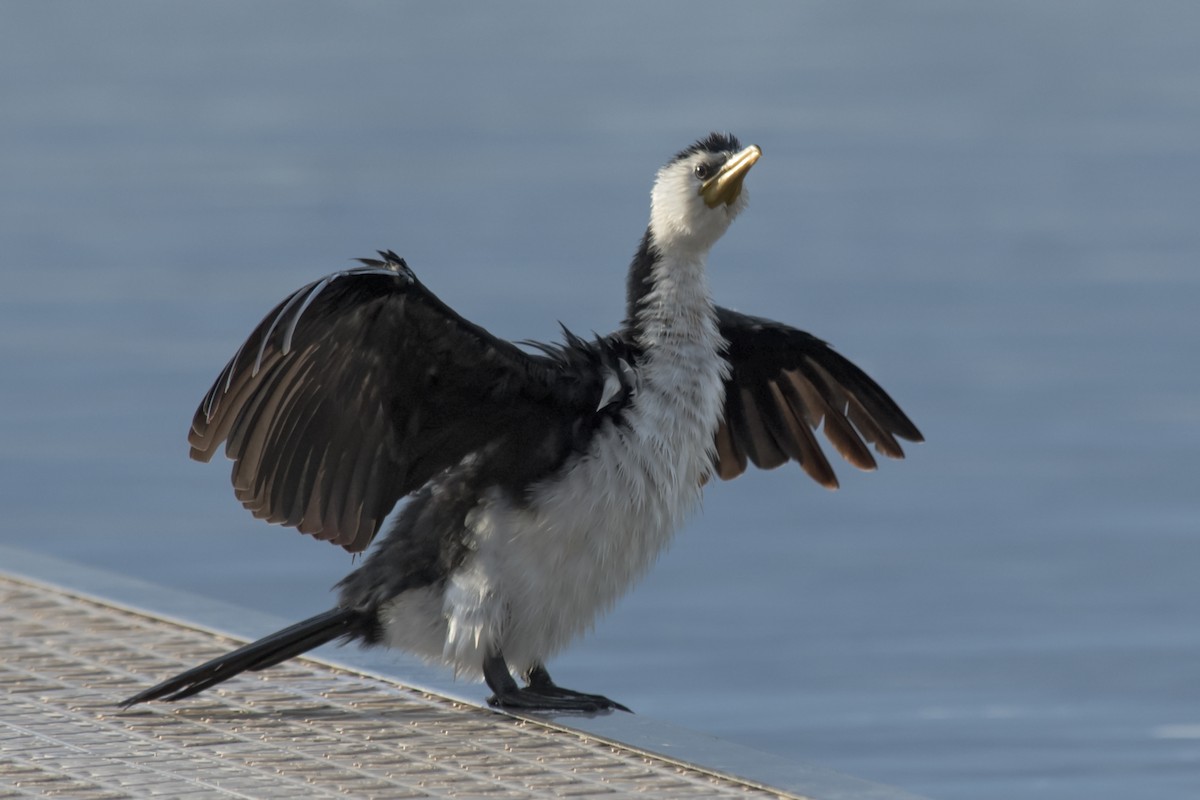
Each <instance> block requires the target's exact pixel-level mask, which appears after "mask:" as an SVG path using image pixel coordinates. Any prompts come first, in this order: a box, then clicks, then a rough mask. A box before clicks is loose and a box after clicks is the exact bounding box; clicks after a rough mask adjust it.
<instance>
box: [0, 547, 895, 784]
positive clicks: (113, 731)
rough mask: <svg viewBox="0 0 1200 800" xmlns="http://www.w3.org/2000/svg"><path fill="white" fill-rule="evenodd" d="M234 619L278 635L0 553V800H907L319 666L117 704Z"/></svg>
mask: <svg viewBox="0 0 1200 800" xmlns="http://www.w3.org/2000/svg"><path fill="white" fill-rule="evenodd" d="M142 603H154V604H155V606H157V607H156V611H155V612H151V611H149V610H146V611H142V610H139V609H141V608H150V607H152V606H150V605H145V606H143V605H141V604H142ZM158 607H160V608H158ZM160 611H161V612H165V613H167V614H169V615H171V616H174V617H176V619H169V618H164V617H163V616H159V615H158V613H156V612H160ZM235 615H236V617H237V618H238V619H239V622H238V623H237V624H233V625H228V626H225V629H226V630H229V629H233V630H234V632H235V633H238V634H239V635H240V634H242V633H243V631H242V630H238V628H239V627H250V628H254V627H260V626H262V623H267V627H274V626H276V625H277V624H278V622H279V621H278V620H268V619H264V618H262V617H263V615H255V614H246V612H244V611H241V612H239V611H238V610H237V609H232V608H231V607H227V606H226V607H222V606H221V604H218V603H215V602H213V601H209V600H205V599H202V598H196V597H193V596H189V595H183V594H182V593H178V592H173V591H171V590H167V589H163V588H161V587H152V586H150V585H148V584H142V583H138V582H136V581H132V580H128V579H125V578H122V577H121V576H114V575H111V574H108V573H102V572H99V571H95V570H91V569H88V568H85V567H80V566H76V565H72V564H67V563H65V562H61V561H57V560H55V559H49V558H46V557H44V556H37V555H34V554H30V553H27V552H24V551H19V550H13V549H10V548H5V547H0V695H2V699H0V800H7V798H17V797H63V798H71V800H119V799H121V798H143V797H165V798H193V797H194V798H204V797H237V798H274V797H305V798H322V797H355V798H417V797H481V798H483V797H486V798H493V797H494V798H516V797H572V798H590V797H614V796H621V795H625V794H634V793H637V794H643V795H646V796H649V797H663V798H670V797H733V796H737V797H753V796H765V797H805V798H811V799H812V800H901V798H911V797H912V796H911V795H907V794H905V793H903V792H900V791H898V790H895V789H891V788H888V787H883V786H879V785H876V784H870V783H867V782H864V781H859V780H857V779H854V778H849V777H846V776H842V775H839V774H837V773H833V772H829V771H827V770H822V769H819V768H814V767H807V766H803V765H796V764H793V763H791V762H787V761H786V760H783V759H778V758H776V757H773V756H767V755H765V754H761V753H757V752H755V751H752V750H748V749H746V748H741V747H738V746H736V745H732V744H729V743H726V742H721V741H719V740H716V739H712V738H711V737H704V736H701V735H699V734H694V733H690V732H687V731H681V730H679V729H675V728H671V727H669V726H664V725H661V724H659V723H655V722H654V721H652V720H642V719H640V718H638V717H636V716H635V717H631V716H630V715H626V714H617V715H613V714H609V715H596V716H592V717H588V716H586V715H578V716H572V717H562V716H560V717H552V718H546V719H543V718H542V717H533V716H528V715H514V714H507V713H498V712H496V711H493V710H491V709H488V708H486V707H481V706H479V705H477V704H475V703H471V702H464V701H463V700H461V699H456V698H454V697H453V696H447V694H451V695H452V692H451V693H446V692H443V691H431V690H429V689H427V688H414V687H413V686H412V685H407V681H405V683H404V684H402V683H400V682H398V681H396V680H393V679H390V678H389V677H386V676H383V675H380V674H378V672H377V671H376V670H374V669H372V668H370V667H369V666H368V667H366V668H362V669H360V668H358V667H352V666H347V665H340V666H335V665H332V664H330V663H328V662H327V661H325V660H324V659H296V660H293V661H291V662H288V663H286V664H284V665H281V666H279V667H273V668H271V669H270V670H267V671H265V672H263V673H256V674H251V676H250V677H247V678H245V680H258V681H260V682H261V686H258V687H253V689H252V690H248V687H247V686H246V685H245V684H244V683H243V684H242V685H241V686H235V687H233V688H232V689H231V690H230V691H222V690H221V689H216V690H210V691H209V692H207V693H205V694H203V695H199V696H197V697H195V698H192V699H190V700H188V701H187V702H186V703H180V704H175V705H166V704H150V705H145V706H137V707H135V708H133V709H130V710H127V711H122V710H120V709H118V708H117V707H116V703H117V702H118V701H119V700H121V699H123V698H125V697H127V696H129V695H130V694H132V693H134V692H135V691H137V690H138V689H141V688H145V686H147V685H149V684H150V683H152V682H154V681H157V680H159V679H161V678H162V677H163V676H166V675H169V674H173V673H175V672H178V671H180V670H182V669H185V668H187V667H189V666H192V665H194V664H196V663H198V662H199V661H200V660H202V659H206V658H209V657H212V656H215V655H218V654H220V653H223V652H225V651H227V650H228V649H230V648H231V647H233V646H236V645H237V644H239V642H238V641H237V640H234V639H231V638H228V637H226V636H222V635H219V634H217V633H214V632H212V630H211V629H209V628H206V627H205V626H214V627H221V626H222V623H226V622H231V621H233V620H234V618H235ZM182 620H186V622H185V621H182ZM265 630H266V628H264V629H263V631H261V632H265ZM250 635H253V634H250ZM346 655H347V654H346V653H342V652H339V653H338V656H339V657H338V659H337V660H338V661H341V662H344V661H347V660H354V659H347V658H345V656H346ZM351 655H352V654H351ZM407 666H408V665H405V667H406V669H405V672H406V673H407V672H408V671H409V670H408V669H407ZM372 673H374V674H372Z"/></svg>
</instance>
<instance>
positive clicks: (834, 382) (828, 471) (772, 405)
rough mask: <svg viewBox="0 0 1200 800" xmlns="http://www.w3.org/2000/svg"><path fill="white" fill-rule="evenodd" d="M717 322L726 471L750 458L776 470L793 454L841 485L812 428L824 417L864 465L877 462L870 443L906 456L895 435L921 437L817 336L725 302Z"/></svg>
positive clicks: (720, 471) (741, 468) (722, 471)
mask: <svg viewBox="0 0 1200 800" xmlns="http://www.w3.org/2000/svg"><path fill="white" fill-rule="evenodd" d="M717 322H718V325H719V326H720V329H721V335H722V336H724V337H725V339H726V341H728V342H729V347H728V350H727V351H726V357H727V358H728V359H729V363H730V367H731V371H730V375H729V380H728V381H726V383H725V416H724V419H723V420H722V421H721V426H720V428H719V429H718V431H717V460H716V471H717V475H719V476H720V477H721V478H723V479H725V480H728V479H730V478H736V477H737V476H738V475H741V474H742V473H743V472H745V471H746V466H747V461H750V462H753V463H754V465H755V466H758V467H762V468H765V469H772V468H774V467H777V466H779V465H780V464H783V463H784V462H786V461H788V460H789V459H790V460H793V461H797V462H799V463H800V466H801V467H803V468H804V471H805V472H807V473H808V474H809V475H810V476H811V477H812V478H813V480H815V481H817V483H820V484H821V485H822V486H826V487H829V488H831V489H832V488H836V487H837V485H838V482H837V476H835V475H834V473H833V468H832V467H830V466H829V461H828V460H827V459H826V458H825V454H824V453H822V452H821V447H820V445H819V444H817V439H816V436H815V435H814V433H813V432H814V431H815V430H816V429H817V427H818V426H820V425H821V421H822V420H824V422H825V425H824V428H825V436H826V438H827V439H829V441H830V442H832V443H833V446H834V447H835V448H836V449H837V451H838V452H839V453H841V454H842V456H843V457H844V458H845V459H846V460H847V461H849V462H850V463H851V464H853V465H854V466H856V467H858V468H860V469H865V470H869V469H874V468H875V458H874V456H872V455H871V451H870V449H869V448H868V447H867V444H868V443H870V444H873V445H874V446H875V450H876V451H877V452H879V453H882V454H883V455H885V456H888V457H890V458H904V451H903V450H902V449H901V447H900V443H899V442H897V441H896V439H897V437H898V438H901V439H907V440H908V441H910V442H920V441H924V438H923V437H922V436H921V432H920V431H919V430H917V426H915V425H913V423H912V421H910V420H909V418H908V417H907V416H905V414H904V412H903V411H901V410H900V407H899V406H898V405H896V403H895V402H894V401H893V400H892V398H890V397H888V395H887V392H885V391H884V390H883V389H881V388H880V386H879V384H877V383H875V381H873V380H871V378H870V377H869V376H868V375H867V374H866V373H865V372H863V371H862V370H861V369H859V368H858V367H856V366H854V364H852V363H850V361H848V360H847V359H846V358H844V357H843V356H841V355H839V354H838V353H837V352H836V351H835V350H834V349H833V348H831V347H830V346H829V345H828V344H826V343H825V342H823V341H821V340H820V339H818V338H817V337H815V336H812V335H811V334H808V333H805V332H804V331H798V330H796V329H795V328H790V327H788V326H787V325H782V324H780V323H778V322H772V321H771V320H768V319H761V318H759V317H750V316H746V315H745V314H739V313H737V312H736V311H730V310H729V309H727V308H720V307H718V308H717Z"/></svg>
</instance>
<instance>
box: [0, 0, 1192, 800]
mask: <svg viewBox="0 0 1200 800" xmlns="http://www.w3.org/2000/svg"><path fill="white" fill-rule="evenodd" d="M1198 30H1200V6H1198V5H1196V4H1195V3H1188V2H1178V3H1172V2H1160V1H1153V2H1145V3H1137V4H1130V3H1118V2H1113V1H1112V0H1095V1H1094V2H1082V1H1081V2H1032V1H1030V2H1010V3H1003V4H980V3H974V4H966V3H957V2H910V3H904V4H894V3H883V2H874V3H832V2H831V3H803V4H800V3H766V4H730V3H660V4H641V3H603V4H593V5H592V6H590V7H572V8H567V7H565V6H561V5H559V4H553V3H545V4H518V5H512V4H504V5H496V6H483V5H480V6H476V5H466V4H463V5H458V4H451V3H446V4H440V5H437V6H430V7H425V8H419V7H417V6H409V5H400V4H374V3H357V4H338V5H334V4H328V5H319V4H305V3H287V4H284V3H275V4H272V3H258V4H253V5H251V4H242V3H234V2H225V3H206V4H203V5H179V4H159V3H152V2H146V3H130V2H110V3H104V4H84V3H58V2H41V3H37V4H32V3H31V4H15V3H14V4H6V5H5V6H4V7H3V9H0V101H2V102H0V253H2V256H0V259H2V261H0V263H2V265H3V266H2V270H3V273H2V275H3V283H2V288H0V375H2V376H3V377H2V378H0V469H2V470H3V479H2V480H0V508H3V520H4V521H3V523H2V524H0V539H2V540H3V541H4V542H5V543H7V544H21V545H24V546H26V547H29V548H33V549H36V550H39V551H43V552H47V553H52V554H56V555H59V556H62V557H65V558H70V559H74V560H78V561H82V562H86V563H89V564H92V565H96V566H99V567H103V568H108V569H115V570H119V571H122V572H125V573H128V574H131V575H135V576H139V577H143V578H149V579H151V580H155V581H158V582H160V583H163V584H167V585H171V586H175V587H180V588H184V589H188V590H191V591H194V592H198V593H202V594H207V595H213V596H218V597H221V598H224V599H228V600H231V601H233V602H236V603H240V604H243V605H245V606H248V607H255V608H259V609H263V610H267V611H271V612H274V613H277V614H279V615H282V616H286V617H289V618H299V617H301V616H303V615H306V614H309V613H312V612H316V611H319V610H322V609H323V608H325V607H326V604H327V603H328V602H329V601H330V596H329V595H328V593H327V592H326V589H327V587H329V586H330V585H332V584H333V583H334V582H335V581H336V580H337V579H338V578H339V577H341V575H342V574H344V573H345V572H346V571H347V570H348V568H349V567H350V561H349V557H348V556H346V555H345V554H344V553H342V552H341V551H339V550H335V549H333V548H330V547H328V546H327V545H324V544H321V543H318V542H314V541H309V540H307V539H306V538H304V537H301V536H298V535H296V534H294V533H292V532H290V531H287V530H283V529H279V528H270V527H267V526H264V525H261V524H259V523H256V522H255V521H254V520H253V519H251V518H250V517H249V515H248V514H246V513H245V512H243V511H242V510H241V509H240V507H238V505H237V503H236V502H235V501H234V500H233V498H232V495H231V493H230V491H229V488H228V484H227V480H228V475H227V470H226V468H225V467H224V466H223V465H207V466H204V465H197V464H194V463H192V462H189V461H188V459H187V458H186V446H185V443H184V435H185V432H186V429H187V424H188V421H189V420H190V416H191V413H192V411H193V409H194V407H195V405H196V403H197V401H198V400H199V398H200V396H201V394H202V393H203V391H204V390H205V389H206V388H207V386H208V384H209V382H210V381H211V379H212V378H213V376H214V375H215V373H216V371H217V370H218V369H219V368H220V367H221V365H222V364H223V363H224V362H225V360H226V359H227V358H228V357H229V355H230V354H231V353H232V352H233V350H234V348H236V346H237V345H238V344H239V343H240V342H241V341H242V339H243V337H244V336H245V335H246V334H247V333H248V332H249V330H250V328H251V327H252V326H253V324H254V323H255V322H257V320H258V319H259V318H260V317H261V315H262V314H263V313H264V312H265V311H266V310H267V309H268V308H269V307H270V306H271V305H272V304H273V303H275V302H276V301H277V300H278V299H280V298H281V297H282V296H284V295H285V294H286V293H287V292H289V291H290V290H292V289H294V288H296V287H297V286H299V285H300V284H302V283H304V282H306V281H308V280H310V279H311V278H313V277H315V276H318V275H321V274H323V273H325V272H328V271H331V270H333V269H337V268H340V267H342V266H344V265H346V264H347V263H348V261H347V259H349V258H351V257H353V256H359V255H369V254H370V253H371V251H372V250H374V249H375V248H378V247H390V248H394V249H396V250H397V251H399V252H400V253H401V254H403V255H404V256H406V257H407V258H408V260H409V263H410V264H412V265H413V266H414V267H415V268H416V269H417V270H418V271H419V272H420V274H421V275H422V277H423V278H424V280H425V281H426V283H427V284H429V285H430V286H431V287H432V288H433V289H434V290H435V291H437V292H439V293H440V294H441V295H442V296H443V297H444V298H445V299H446V300H447V301H448V302H450V303H451V304H452V305H454V306H455V308H457V309H458V310H460V311H461V312H462V313H464V314H465V315H466V316H468V317H470V318H472V319H474V320H477V321H479V322H480V323H482V324H484V325H486V326H487V327H489V328H490V329H491V330H493V331H494V332H496V333H498V334H501V335H504V336H508V337H513V338H537V337H541V338H546V337H551V336H553V335H554V332H555V330H556V327H555V326H556V323H557V321H558V320H560V319H561V320H562V321H564V322H566V323H567V324H569V325H570V326H571V327H572V328H574V329H576V330H578V331H581V332H588V331H591V330H597V331H604V330H607V329H609V328H611V326H612V325H613V324H614V323H615V322H616V321H617V320H618V319H619V318H620V316H621V313H622V300H623V298H622V291H623V271H624V267H625V265H626V264H627V263H628V258H629V256H630V255H631V254H632V251H633V249H634V246H635V244H636V241H637V238H638V236H639V234H640V233H641V231H642V229H643V226H644V224H645V218H646V211H647V192H648V190H649V186H650V182H651V179H652V176H653V172H654V170H655V169H656V168H657V167H658V166H659V165H660V163H661V162H662V161H664V160H665V159H666V158H667V157H669V156H670V155H671V154H672V153H673V152H675V151H676V150H678V149H679V148H680V147H682V146H684V145H686V144H687V143H688V142H690V141H691V140H692V139H694V138H696V137H698V136H700V135H703V134H705V133H707V132H708V131H709V130H711V129H714V128H717V129H730V130H733V131H735V132H736V133H738V134H739V135H740V136H741V137H742V138H743V139H744V140H745V141H747V142H755V143H758V144H759V145H761V146H762V147H763V150H764V152H765V156H764V158H763V160H762V161H761V162H760V163H759V165H758V166H757V167H755V169H754V171H753V173H752V175H751V176H750V178H749V181H748V184H747V185H748V188H749V191H750V192H751V194H752V196H753V201H752V204H751V208H750V210H749V211H748V212H747V213H746V215H745V216H743V217H742V218H741V219H739V220H738V222H737V223H736V224H735V226H734V227H733V229H732V230H731V231H730V233H729V234H728V235H727V236H726V237H725V239H724V240H723V241H722V242H721V243H720V244H719V245H718V247H717V250H716V251H715V252H714V255H713V258H712V264H711V267H712V280H713V284H714V289H715V292H716V293H717V295H718V297H719V299H720V301H721V302H723V303H724V304H727V305H731V306H734V307H737V308H740V309H742V310H746V311H750V312H752V313H756V314H762V315H767V316H772V317H776V318H779V319H783V320H788V321H790V322H793V323H795V324H798V325H800V326H801V327H804V328H806V329H808V330H811V331H813V332H814V333H817V334H818V335H820V336H822V337H824V338H827V339H829V340H831V341H832V342H834V343H835V344H836V345H837V346H838V347H839V349H841V350H842V351H843V352H844V353H846V354H848V355H849V356H851V357H852V358H854V359H855V360H856V361H858V362H859V363H860V364H861V365H862V366H864V367H865V368H867V369H868V370H869V371H870V372H871V373H872V374H873V375H874V376H875V377H877V378H878V379H879V380H880V381H881V382H882V383H883V384H884V385H885V386H886V387H887V388H888V389H889V391H891V392H892V393H893V394H894V396H895V397H896V398H897V399H898V400H899V401H900V402H901V403H902V404H903V405H904V407H905V408H906V409H907V410H908V411H909V412H910V413H911V415H912V416H913V418H914V419H915V420H916V421H917V423H918V424H919V425H920V426H921V427H922V429H923V430H924V432H925V434H926V435H927V437H928V439H929V443H928V444H926V445H923V446H920V447H913V448H911V449H910V459H909V460H908V461H906V462H903V463H887V464H884V465H883V466H882V468H881V469H880V470H879V472H878V473H876V474H871V475H860V474H855V473H853V472H852V471H851V470H850V468H848V467H845V468H843V469H841V470H840V475H841V477H842V482H843V487H842V489H841V491H839V492H836V493H830V492H825V491H824V490H822V489H820V488H818V487H816V486H815V485H813V484H811V483H810V482H808V481H807V479H805V478H804V477H803V476H802V474H801V473H800V472H799V471H798V470H795V469H784V470H781V471H777V472H773V473H758V474H753V475H751V476H749V477H746V478H742V479H740V480H738V481H736V482H734V483H731V484H724V485H720V486H716V487H713V488H712V489H711V491H709V493H708V497H707V500H706V507H705V510H704V513H703V515H702V516H700V517H699V518H697V519H696V520H695V521H694V522H693V524H691V525H690V526H689V527H688V529H687V530H686V531H684V532H683V534H681V535H680V537H679V538H678V540H677V542H676V545H675V547H674V548H673V549H672V550H671V552H670V553H669V554H668V555H667V556H666V557H665V558H664V559H663V560H662V561H661V563H660V564H659V565H658V567H657V568H656V570H655V571H654V572H652V574H651V575H650V577H649V578H648V579H647V580H646V581H645V582H644V583H643V584H642V585H641V586H640V587H639V588H638V589H637V590H636V591H635V592H634V593H633V594H631V595H630V596H629V597H628V598H626V599H625V600H624V601H623V602H622V603H621V604H620V606H619V607H618V608H617V609H616V611H614V612H613V613H612V614H611V615H609V616H608V617H607V618H605V619H604V620H603V621H602V622H601V623H600V624H599V625H598V626H597V629H596V631H595V633H594V634H593V635H592V636H590V637H589V638H587V639H586V640H585V641H583V642H581V643H579V644H578V645H577V646H576V647H574V648H573V649H571V650H570V651H569V652H568V653H566V654H564V655H563V656H561V657H560V658H558V659H557V660H556V661H555V662H554V663H552V664H551V668H552V670H553V671H554V674H555V675H556V676H558V677H560V678H561V679H562V680H563V682H564V683H566V684H567V685H575V686H579V687H581V688H585V689H590V690H594V691H602V692H604V693H606V694H610V695H612V696H614V697H617V698H619V699H620V700H622V701H623V702H625V703H627V704H629V705H630V706H632V707H633V708H635V709H636V710H638V711H639V712H640V713H642V714H646V715H648V716H651V717H655V718H660V719H665V720H669V721H672V722H675V723H678V724H682V725H685V726H689V727H692V728H695V729H698V730H703V731H707V732H711V733H713V734H716V735H718V736H721V737H725V738H728V739H733V740H737V741H740V742H743V743H746V744H749V745H752V746H755V747H759V748H761V749H765V750H770V751H773V752H776V753H781V754H784V755H786V756H788V757H791V758H795V759H797V760H802V761H806V762H813V763H818V764H822V765H825V766H829V767H833V768H836V769H840V770H844V771H848V772H851V773H854V774H856V775H859V776H862V777H867V778H872V779H875V780H879V781H883V782H888V783H893V784H897V785H899V786H902V787H904V788H907V789H909V790H912V791H915V792H920V793H925V794H928V795H931V796H934V797H943V798H951V797H953V798H977V799H978V800H990V799H993V798H995V799H997V800H998V799H999V798H1006V799H1007V798H1011V797H1014V796H1021V797H1025V798H1055V799H1056V800H1060V799H1067V800H1069V799H1070V798H1088V799H1089V800H1098V799H1099V800H1104V799H1105V798H1122V799H1124V798H1128V797H1154V798H1194V797H1197V796H1200V681H1198V680H1197V675H1196V673H1197V671H1198V670H1200V625H1198V624H1197V623H1198V621H1200V578H1198V577H1197V572H1198V565H1200V490H1197V488H1196V485H1195V484H1196V480H1195V479H1196V476H1197V467H1196V459H1197V453H1198V452H1200V368H1198V360H1197V357H1198V355H1200V313H1198V312H1200V224H1198V212H1200V47H1196V45H1195V38H1196V36H1195V34H1196V32H1197V31H1198ZM483 694H484V692H483V690H482V687H481V688H480V696H481V697H482V696H483Z"/></svg>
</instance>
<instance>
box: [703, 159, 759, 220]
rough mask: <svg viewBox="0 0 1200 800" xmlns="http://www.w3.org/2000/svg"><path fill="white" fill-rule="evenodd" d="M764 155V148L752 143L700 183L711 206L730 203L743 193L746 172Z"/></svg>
mask: <svg viewBox="0 0 1200 800" xmlns="http://www.w3.org/2000/svg"><path fill="white" fill-rule="evenodd" d="M760 156H762V148H760V147H759V146H758V145H756V144H752V145H750V146H749V147H747V148H746V149H745V150H742V151H740V152H737V153H734V154H733V155H732V156H730V157H729V160H728V161H726V162H725V164H724V165H723V166H722V167H721V169H720V171H718V172H717V174H716V175H713V176H712V177H711V178H709V179H708V180H706V181H705V182H704V183H702V184H701V185H700V195H701V197H703V198H704V203H705V204H706V205H707V206H708V207H709V208H716V207H717V206H718V205H720V204H721V203H724V204H725V205H730V204H731V203H733V202H734V201H735V200H737V199H738V197H740V196H741V194H742V181H743V180H744V179H745V178H746V173H747V172H749V171H750V168H751V167H753V166H754V162H755V161H758V159H759V157H760Z"/></svg>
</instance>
